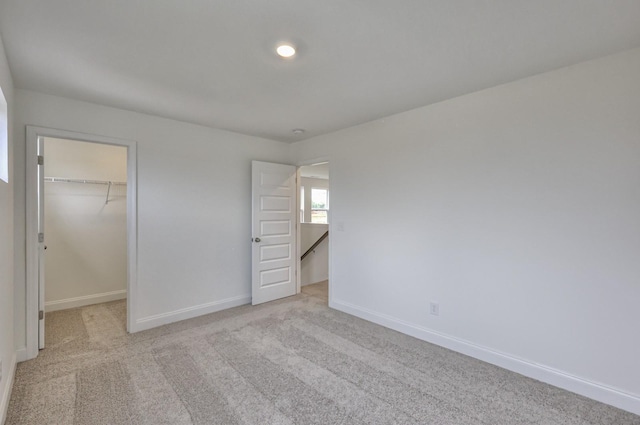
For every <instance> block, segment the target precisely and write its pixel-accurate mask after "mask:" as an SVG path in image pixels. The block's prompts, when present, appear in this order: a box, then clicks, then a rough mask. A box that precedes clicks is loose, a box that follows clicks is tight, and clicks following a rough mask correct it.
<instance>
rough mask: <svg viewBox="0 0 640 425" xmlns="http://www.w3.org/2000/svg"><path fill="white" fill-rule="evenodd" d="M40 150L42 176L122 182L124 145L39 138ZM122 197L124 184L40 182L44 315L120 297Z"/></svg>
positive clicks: (123, 277) (123, 239)
mask: <svg viewBox="0 0 640 425" xmlns="http://www.w3.org/2000/svg"><path fill="white" fill-rule="evenodd" d="M44 151H45V165H44V169H45V176H47V177H58V178H68V179H80V180H99V181H113V182H126V181H127V149H126V147H122V146H111V145H104V144H98V143H84V142H78V141H72V140H61V139H53V138H45V140H44ZM108 190H109V202H108V203H106V195H107V191H108ZM126 194H127V192H126V186H115V185H114V186H112V187H111V189H108V186H105V185H96V184H78V183H55V182H47V183H45V244H46V245H47V250H46V255H45V260H46V264H45V273H46V279H45V306H46V311H54V310H61V309H65V308H71V307H79V306H83V305H89V304H95V303H99V302H105V301H111V300H116V299H122V298H125V297H126V289H127V209H126V206H127V198H126Z"/></svg>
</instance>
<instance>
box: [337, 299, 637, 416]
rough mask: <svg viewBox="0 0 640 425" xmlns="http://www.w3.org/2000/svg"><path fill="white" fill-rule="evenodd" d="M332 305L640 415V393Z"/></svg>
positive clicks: (343, 305) (340, 303) (346, 305)
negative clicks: (633, 392) (631, 392)
mask: <svg viewBox="0 0 640 425" xmlns="http://www.w3.org/2000/svg"><path fill="white" fill-rule="evenodd" d="M329 306H330V307H331V308H334V309H336V310H340V311H343V312H345V313H348V314H351V315H353V316H356V317H360V318H361V319H365V320H368V321H370V322H373V323H376V324H378V325H382V326H384V327H387V328H390V329H393V330H396V331H398V332H402V333H404V334H407V335H411V336H413V337H415V338H418V339H421V340H423V341H427V342H430V343H432V344H436V345H439V346H441V347H445V348H448V349H450V350H453V351H457V352H459V353H462V354H466V355H467V356H471V357H474V358H476V359H479V360H482V361H485V362H487V363H491V364H494V365H496V366H499V367H501V368H504V369H507V370H510V371H512V372H516V373H519V374H521V375H524V376H527V377H529V378H533V379H537V380H538V381H542V382H546V383H548V384H551V385H553V386H556V387H559V388H562V389H565V390H567V391H571V392H574V393H576V394H580V395H583V396H585V397H588V398H591V399H593V400H597V401H600V402H602V403H606V404H610V405H612V406H615V407H618V408H620V409H623V410H626V411H629V412H632V413H635V414H636V415H640V395H636V394H630V393H627V392H624V391H620V390H618V389H615V388H612V387H609V386H607V385H604V384H600V383H597V382H592V381H589V380H588V379H584V378H580V377H578V376H573V375H571V374H568V373H566V372H563V371H561V370H557V369H553V368H550V367H548V366H545V365H541V364H537V363H534V362H531V361H528V360H525V359H521V358H518V357H515V356H512V355H510V354H506V353H501V352H499V351H496V350H492V349H490V348H487V347H483V346H480V345H477V344H474V343H472V342H469V341H465V340H462V339H459V338H455V337H452V336H450V335H446V334H442V333H439V332H435V331H432V330H430V329H427V328H423V327H421V326H418V325H415V324H412V323H408V322H405V321H403V320H400V319H397V318H395V317H391V316H387V315H384V314H380V313H377V312H375V311H371V310H368V309H366V308H362V307H359V306H356V305H353V304H350V303H346V302H343V301H338V300H335V299H332V300H330V302H329Z"/></svg>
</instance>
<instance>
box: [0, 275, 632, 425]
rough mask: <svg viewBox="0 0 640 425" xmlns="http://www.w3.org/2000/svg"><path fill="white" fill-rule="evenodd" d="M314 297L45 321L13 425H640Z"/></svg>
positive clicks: (102, 309) (106, 311) (16, 396)
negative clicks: (43, 343)
mask: <svg viewBox="0 0 640 425" xmlns="http://www.w3.org/2000/svg"><path fill="white" fill-rule="evenodd" d="M319 287H320V285H319V286H318V287H315V288H310V290H307V291H305V292H303V294H301V295H298V296H295V297H290V298H287V299H284V300H280V301H276V302H272V303H267V304H263V305H260V306H255V307H252V306H242V307H238V308H234V309H230V310H226V311H222V312H218V313H214V314H210V315H207V316H203V317H199V318H195V319H192V320H187V321H183V322H179V323H175V324H172V325H167V326H163V327H160V328H156V329H152V330H149V331H145V332H140V333H137V334H133V335H128V334H126V332H125V331H124V316H125V310H124V308H125V307H124V302H123V301H119V302H113V303H107V304H99V305H95V306H89V307H83V308H79V309H74V310H67V311H61V312H54V313H50V314H48V315H47V345H48V348H47V349H45V350H44V351H42V352H41V353H40V356H39V357H38V358H37V359H35V360H32V361H29V362H25V363H21V364H20V365H19V366H18V370H17V375H16V382H15V386H14V390H13V395H12V398H11V403H10V407H9V416H8V420H7V424H8V425H14V424H25V425H26V424H57V425H65V424H76V425H79V424H91V425H94V424H95V425H99V424H110V425H116V424H154V425H155V424H221V425H234V424H260V425H264V424H281V425H304V424H322V425H331V424H349V425H358V424H437V425H447V424H490V425H500V424H509V425H516V424H576V425H577V424H580V425H589V424H592V425H602V424H616V425H626V424H640V417H639V416H635V415H632V414H630V413H626V412H624V411H621V410H619V409H615V408H613V407H610V406H607V405H604V404H601V403H598V402H594V401H591V400H588V399H586V398H583V397H580V396H577V395H575V394H572V393H569V392H566V391H563V390H560V389H558V388H554V387H551V386H549V385H546V384H542V383H540V382H537V381H534V380H531V379H528V378H524V377H522V376H520V375H517V374H514V373H511V372H508V371H505V370H503V369H500V368H497V367H494V366H491V365H489V364H486V363H483V362H480V361H478V360H475V359H472V358H469V357H466V356H463V355H461V354H457V353H454V352H451V351H448V350H446V349H443V348H440V347H437V346H434V345H431V344H428V343H425V342H422V341H419V340H416V339H414V338H411V337H408V336H406V335H402V334H399V333H397V332H394V331H391V330H388V329H385V328H382V327H380V326H377V325H374V324H371V323H368V322H365V321H363V320H360V319H357V318H354V317H352V316H348V315H346V314H342V313H339V312H336V311H334V310H330V309H329V308H328V307H327V306H326V290H325V292H324V293H323V292H322V291H319V290H318V288H319ZM311 293H313V294H312V295H311Z"/></svg>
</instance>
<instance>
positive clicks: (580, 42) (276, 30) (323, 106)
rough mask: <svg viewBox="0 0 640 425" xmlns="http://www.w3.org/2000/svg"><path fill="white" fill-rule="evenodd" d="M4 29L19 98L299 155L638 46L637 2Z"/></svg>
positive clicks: (276, 0)
mask: <svg viewBox="0 0 640 425" xmlns="http://www.w3.org/2000/svg"><path fill="white" fill-rule="evenodd" d="M0 32H1V34H2V38H3V40H4V43H5V48H6V52H7V56H8V59H9V64H10V67H11V71H12V74H13V78H14V82H15V84H16V86H17V87H19V88H25V89H30V90H35V91H40V92H43V93H49V94H54V95H58V96H64V97H69V98H74V99H80V100H85V101H89V102H95V103H101V104H105V105H110V106H114V107H118V108H124V109H129V110H134V111H140V112H145V113H149V114H155V115H159V116H163V117H169V118H174V119H178V120H183V121H187V122H193V123H198V124H203V125H207V126H211V127H218V128H224V129H229V130H233V131H237V132H240V133H245V134H251V135H256V136H262V137H266V138H270V139H275V140H281V141H286V142H293V141H297V140H302V139H305V138H308V137H311V136H315V135H318V134H322V133H327V132H330V131H334V130H337V129H340V128H345V127H349V126H352V125H355V124H359V123H362V122H366V121H369V120H373V119H376V118H380V117H383V116H387V115H390V114H393V113H397V112H400V111H405V110H408V109H412V108H415V107H418V106H422V105H427V104H430V103H434V102H438V101H441V100H444V99H447V98H451V97H455V96H459V95H462V94H465V93H469V92H473V91H477V90H480V89H483V88H487V87H492V86H495V85H498V84H501V83H505V82H509V81H513V80H516V79H519V78H523V77H526V76H529V75H533V74H537V73H540V72H544V71H548V70H551V69H556V68H559V67H562V66H566V65H570V64H574V63H577V62H581V61H584V60H587V59H591V58H596V57H600V56H604V55H607V54H610V53H614V52H617V51H621V50H626V49H629V48H633V47H637V46H640V1H639V0H350V1H349V0H273V1H265V0H227V1H223V0H186V1H178V0H104V1H87V0H0ZM279 41H291V42H293V43H295V44H296V46H297V47H298V52H299V54H298V55H297V57H296V58H295V60H290V61H286V60H283V59H280V58H278V57H276V56H275V54H274V48H275V45H276V43H278V42H279ZM298 127H300V128H304V129H306V130H307V131H306V132H305V133H304V134H303V135H294V134H293V133H292V132H291V130H292V129H293V128H298Z"/></svg>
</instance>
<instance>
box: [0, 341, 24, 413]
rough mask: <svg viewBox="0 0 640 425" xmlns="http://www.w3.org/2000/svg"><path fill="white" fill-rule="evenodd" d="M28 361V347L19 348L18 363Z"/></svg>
mask: <svg viewBox="0 0 640 425" xmlns="http://www.w3.org/2000/svg"><path fill="white" fill-rule="evenodd" d="M27 360H29V357H28V356H27V347H22V348H18V349H17V350H16V363H21V362H24V361H27ZM0 423H2V422H0Z"/></svg>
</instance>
